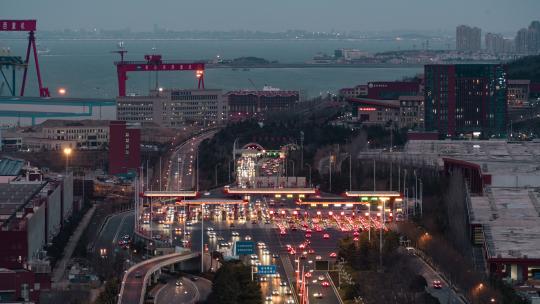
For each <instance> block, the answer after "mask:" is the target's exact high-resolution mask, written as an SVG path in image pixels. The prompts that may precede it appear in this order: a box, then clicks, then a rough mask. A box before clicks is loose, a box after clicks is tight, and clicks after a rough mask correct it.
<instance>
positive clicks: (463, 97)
mask: <svg viewBox="0 0 540 304" xmlns="http://www.w3.org/2000/svg"><path fill="white" fill-rule="evenodd" d="M424 70H425V92H424V97H425V129H426V131H434V130H437V131H438V132H439V134H440V135H441V136H442V137H459V136H462V135H469V134H472V135H475V136H482V137H484V138H487V137H501V136H504V135H505V134H506V120H507V118H506V117H507V105H506V98H507V79H506V68H505V66H503V65H500V64H458V65H451V64H449V65H443V64H440V65H426V66H425V67H424Z"/></svg>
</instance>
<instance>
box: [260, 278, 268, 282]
mask: <svg viewBox="0 0 540 304" xmlns="http://www.w3.org/2000/svg"><path fill="white" fill-rule="evenodd" d="M267 281H268V278H267V277H259V282H267Z"/></svg>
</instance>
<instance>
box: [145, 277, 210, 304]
mask: <svg viewBox="0 0 540 304" xmlns="http://www.w3.org/2000/svg"><path fill="white" fill-rule="evenodd" d="M176 281H180V282H182V286H177V285H176ZM209 290H212V282H210V281H208V280H205V279H201V278H199V280H197V281H195V282H194V281H192V280H190V279H187V278H185V277H183V278H181V279H178V280H171V281H169V282H168V283H167V285H165V287H163V288H162V289H161V290H159V291H158V292H157V294H156V297H155V303H157V304H168V303H186V304H191V303H196V302H198V301H204V300H206V298H207V297H208V295H209V293H210V292H209Z"/></svg>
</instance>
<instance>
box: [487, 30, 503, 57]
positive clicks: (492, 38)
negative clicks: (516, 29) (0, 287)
mask: <svg viewBox="0 0 540 304" xmlns="http://www.w3.org/2000/svg"><path fill="white" fill-rule="evenodd" d="M485 41H486V51H488V52H489V53H491V54H500V53H504V52H505V45H504V43H505V42H504V37H503V36H502V35H501V34H494V33H486V37H485Z"/></svg>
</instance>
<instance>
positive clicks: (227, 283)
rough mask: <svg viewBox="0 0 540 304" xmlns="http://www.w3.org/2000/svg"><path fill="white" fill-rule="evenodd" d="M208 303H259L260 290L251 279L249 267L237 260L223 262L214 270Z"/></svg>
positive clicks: (256, 283) (257, 284) (260, 298)
mask: <svg viewBox="0 0 540 304" xmlns="http://www.w3.org/2000/svg"><path fill="white" fill-rule="evenodd" d="M206 303H208V304H218V303H219V304H244V303H245V304H260V303H262V291H261V287H260V285H259V283H258V282H253V281H251V269H250V268H249V267H248V266H245V265H243V264H242V263H240V262H239V261H233V262H225V263H224V264H223V265H222V266H221V267H220V268H219V270H218V271H217V272H216V276H215V278H214V283H213V284H212V292H211V293H210V295H209V296H208V299H207V300H206Z"/></svg>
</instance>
